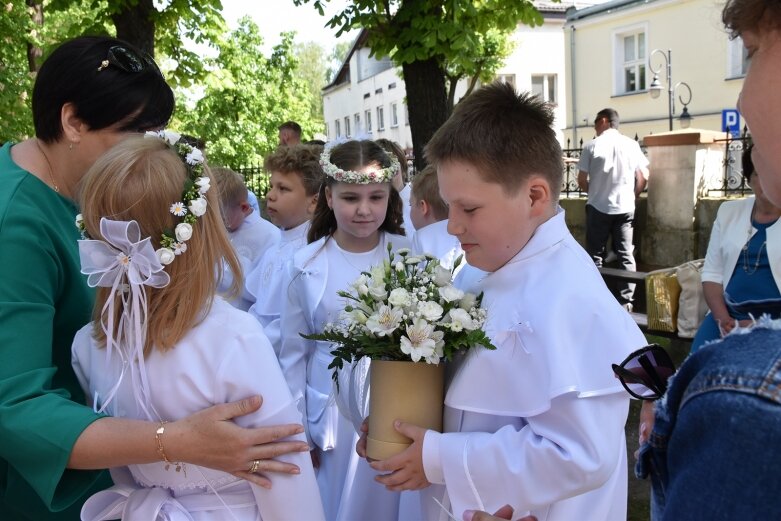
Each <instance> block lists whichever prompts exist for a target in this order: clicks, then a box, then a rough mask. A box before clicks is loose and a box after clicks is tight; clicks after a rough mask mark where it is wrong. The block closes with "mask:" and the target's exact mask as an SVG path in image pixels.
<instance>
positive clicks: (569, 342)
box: [372, 83, 646, 521]
mask: <svg viewBox="0 0 781 521" xmlns="http://www.w3.org/2000/svg"><path fill="white" fill-rule="evenodd" d="M552 123H553V116H552V113H551V111H550V109H549V108H548V107H547V106H546V105H545V104H544V103H543V102H542V101H540V100H538V99H537V98H535V97H532V96H530V95H528V94H522V95H518V94H516V93H515V91H514V89H513V88H512V87H511V86H508V85H502V84H498V83H494V84H492V85H490V86H487V87H484V88H482V89H480V90H478V91H476V92H474V93H472V94H471V95H470V96H469V97H467V98H466V99H465V100H463V101H462V102H461V103H460V104H459V105H458V106H457V107H456V109H455V110H454V112H453V114H452V116H451V117H450V119H449V120H448V121H447V122H446V123H445V124H444V125H443V126H442V127H441V128H440V129H439V130H438V131H437V133H436V134H435V135H434V137H433V138H432V140H431V141H430V142H429V144H428V146H427V149H426V153H427V158H428V159H429V161H430V162H432V163H434V164H435V165H436V166H437V173H438V180H439V188H440V193H441V194H442V198H443V199H444V200H445V201H446V202H447V203H448V205H449V214H448V215H449V223H448V231H449V232H450V233H452V234H454V235H456V236H457V237H458V238H459V240H460V242H461V246H462V248H463V249H464V252H465V254H466V260H467V262H468V263H469V264H470V266H468V267H467V268H465V269H464V270H463V271H462V273H461V275H460V277H461V278H462V279H469V278H470V277H469V273H468V272H470V271H473V270H472V268H471V267H472V266H473V267H475V268H478V269H480V270H483V271H485V272H487V273H485V274H484V275H482V276H481V277H479V278H477V281H476V285H477V286H478V288H477V289H478V290H479V291H484V299H483V305H484V306H485V307H486V309H487V311H488V319H487V322H486V325H485V327H486V331H487V332H488V334H489V336H490V338H491V340H492V342H493V343H494V345H496V346H497V350H496V351H488V350H484V349H479V350H478V349H475V350H470V351H469V352H468V354H467V355H466V356H465V357H464V358H463V359H461V360H459V361H458V362H457V363H456V366H455V368H454V376H453V378H452V380H451V381H450V383H449V385H448V390H447V395H446V399H445V418H444V433H442V434H440V433H438V432H434V431H426V430H424V429H423V428H421V427H418V426H415V425H412V424H408V423H404V422H401V421H399V422H397V424H396V428H397V430H398V431H399V432H401V433H402V434H404V435H405V436H407V437H409V438H411V439H412V440H413V443H412V445H411V446H410V447H409V448H408V449H406V450H405V451H404V452H402V453H401V454H398V455H396V456H394V457H391V458H388V459H387V460H384V461H381V462H375V463H372V466H373V467H374V468H375V469H376V470H379V471H385V472H392V474H386V475H383V476H380V477H378V478H377V479H378V481H380V482H382V483H383V484H385V485H386V486H388V487H389V488H392V489H393V490H412V489H419V488H424V487H428V486H429V485H430V484H434V485H444V487H437V486H434V487H430V488H429V489H428V492H429V493H428V494H424V496H425V495H433V496H434V497H435V498H436V499H437V500H438V501H441V502H442V503H443V504H444V505H445V506H449V507H450V508H451V509H452V511H453V512H454V513H455V514H456V515H458V516H461V514H462V513H463V512H464V511H465V510H484V511H488V512H494V511H496V510H498V509H499V508H500V507H502V506H503V505H505V504H507V503H509V504H510V506H512V507H513V508H514V510H515V513H516V515H517V516H521V515H523V514H524V512H531V513H532V514H534V515H536V516H537V517H538V518H539V519H546V520H548V521H565V520H566V521H570V520H572V519H584V518H587V519H594V520H597V519H600V520H604V519H610V520H613V519H626V504H627V460H626V441H625V438H624V424H625V422H626V417H627V412H628V408H629V399H628V396H627V395H626V393H625V391H624V390H623V388H622V386H621V384H620V382H619V381H618V380H617V379H616V378H615V377H614V376H613V373H612V370H611V363H617V362H620V361H621V360H623V359H624V358H625V357H626V356H627V355H628V354H629V353H631V352H632V351H633V350H635V349H637V348H639V347H641V346H643V345H645V344H646V340H645V337H644V336H643V334H642V333H641V332H640V330H639V329H638V327H637V325H635V323H634V321H633V320H632V319H631V317H630V316H629V315H628V314H627V313H626V312H625V311H624V310H623V309H622V308H621V306H620V305H619V304H618V302H617V301H616V300H615V299H614V298H613V296H612V295H611V294H610V292H609V291H608V289H607V288H606V287H605V284H604V282H603V281H602V277H601V276H600V274H599V272H598V270H597V268H596V267H595V266H594V263H593V262H592V260H591V258H590V257H589V256H588V255H587V254H586V252H585V251H584V250H583V248H582V247H581V246H580V245H579V244H578V243H577V242H576V241H575V239H574V238H573V237H572V235H571V234H570V233H569V231H568V230H567V227H566V224H565V222H564V211H563V210H562V209H561V208H560V207H559V206H558V197H559V190H560V187H561V183H562V171H563V167H562V164H561V157H562V154H561V149H560V146H559V144H558V142H557V140H556V135H555V132H554V131H553V129H552V127H551V125H552ZM464 289H473V288H464ZM431 505H435V502H434V501H433V500H432V499H431V498H428V499H427V500H425V502H424V505H423V508H424V509H429V508H430V507H431ZM435 508H437V507H436V506H435ZM441 516H444V513H443V512H441V511H440V512H437V513H433V512H431V511H430V510H429V515H428V516H427V518H428V519H437V518H440V517H441Z"/></svg>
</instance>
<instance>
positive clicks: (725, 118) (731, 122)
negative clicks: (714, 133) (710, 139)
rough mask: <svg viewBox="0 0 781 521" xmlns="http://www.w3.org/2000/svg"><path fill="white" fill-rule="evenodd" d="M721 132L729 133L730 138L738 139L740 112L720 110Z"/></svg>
mask: <svg viewBox="0 0 781 521" xmlns="http://www.w3.org/2000/svg"><path fill="white" fill-rule="evenodd" d="M721 131H722V132H729V133H730V134H732V137H740V112H738V111H737V110H735V109H724V110H722V111H721Z"/></svg>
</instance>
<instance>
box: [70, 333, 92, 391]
mask: <svg viewBox="0 0 781 521" xmlns="http://www.w3.org/2000/svg"><path fill="white" fill-rule="evenodd" d="M91 346H92V323H89V324H87V325H86V326H84V327H82V328H81V329H79V330H78V331H77V332H76V335H75V336H74V337H73V344H72V345H71V366H72V367H73V372H74V373H76V378H77V379H78V380H79V385H81V389H82V391H84V397H85V398H86V400H87V405H90V406H92V402H93V399H92V396H91V393H90V390H89V375H90V372H91V367H92V359H91V357H90V348H91Z"/></svg>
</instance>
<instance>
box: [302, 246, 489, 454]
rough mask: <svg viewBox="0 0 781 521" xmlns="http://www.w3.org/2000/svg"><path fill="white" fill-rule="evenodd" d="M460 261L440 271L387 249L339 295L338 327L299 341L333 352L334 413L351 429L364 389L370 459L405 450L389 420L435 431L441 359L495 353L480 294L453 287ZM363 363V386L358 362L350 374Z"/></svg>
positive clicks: (433, 263) (428, 260) (435, 264)
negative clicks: (343, 387) (343, 385)
mask: <svg viewBox="0 0 781 521" xmlns="http://www.w3.org/2000/svg"><path fill="white" fill-rule="evenodd" d="M460 263H461V258H459V259H457V260H456V262H455V265H454V267H453V269H446V268H443V267H442V266H440V264H439V260H437V259H436V258H435V257H432V256H430V255H424V256H415V255H410V251H409V249H406V248H404V249H400V250H398V251H397V252H396V253H394V252H393V250H392V246H391V245H389V246H388V258H387V259H386V260H384V261H383V262H382V263H381V264H379V265H376V266H373V267H372V268H371V269H370V270H369V271H367V272H363V273H362V274H361V276H360V277H358V279H357V280H356V281H355V282H353V283H352V284H351V287H350V291H340V292H339V295H340V296H341V297H343V298H344V299H345V300H346V305H345V308H344V311H343V312H342V314H341V316H340V319H339V321H338V322H336V323H331V324H327V325H326V326H325V328H324V330H323V332H322V333H317V334H313V335H302V336H304V337H305V338H308V339H310V340H321V341H326V342H331V343H333V345H334V346H335V348H334V349H333V351H331V354H332V355H333V357H334V358H333V360H332V361H331V364H330V365H329V366H328V368H329V369H331V370H333V374H332V376H333V379H334V382H335V384H336V389H337V391H338V392H339V396H342V395H343V394H344V396H343V400H341V401H340V399H338V398H337V403H339V404H340V408H342V404H343V403H345V402H346V404H345V408H342V412H343V413H344V414H345V416H346V417H347V418H349V419H350V420H351V421H353V423H354V425H355V426H356V428H358V427H359V425H360V422H361V421H363V419H364V418H363V416H364V414H365V403H366V391H367V387H366V385H365V384H366V383H369V389H370V391H369V394H370V396H369V410H370V415H369V434H368V439H367V455H368V457H369V458H371V459H385V458H387V457H389V456H392V455H394V454H397V453H398V452H400V451H402V450H404V449H405V448H406V447H407V446H408V445H409V444H410V442H411V440H409V439H408V438H406V437H405V436H403V435H401V434H400V433H398V432H396V431H395V429H394V428H393V421H394V420H395V419H399V418H400V419H403V420H405V421H409V422H412V423H414V424H416V425H420V426H422V427H425V428H429V429H434V430H441V429H442V407H443V403H444V370H443V365H444V364H440V362H441V361H442V360H450V359H451V358H452V357H453V356H454V355H455V354H456V353H458V352H460V351H465V350H468V349H471V348H474V347H477V346H483V347H485V348H486V349H496V347H495V346H494V345H493V344H491V341H490V340H489V339H488V336H487V335H486V334H485V331H483V329H482V327H483V324H484V323H485V319H486V311H485V310H484V309H483V308H481V307H480V305H481V302H482V298H483V296H482V294H480V295H474V294H471V293H464V292H463V291H461V290H459V289H457V288H456V287H454V286H453V272H454V271H455V269H456V268H457V267H458V265H459V264H460ZM363 358H368V359H370V360H371V364H370V368H369V372H370V377H369V378H368V380H367V379H366V373H365V372H364V371H365V367H366V364H363V365H362V367H361V368H360V369H358V371H356V369H357V368H358V366H359V364H357V363H356V362H358V361H359V360H361V359H363ZM345 364H347V365H348V366H350V365H352V368H351V371H350V375H351V376H350V377H348V378H347V381H348V382H350V387H351V388H350V389H349V390H348V391H347V392H346V393H342V392H341V391H340V390H339V381H340V373H341V372H342V370H343V369H344V368H345ZM357 416H361V417H357ZM356 422H357V423H356Z"/></svg>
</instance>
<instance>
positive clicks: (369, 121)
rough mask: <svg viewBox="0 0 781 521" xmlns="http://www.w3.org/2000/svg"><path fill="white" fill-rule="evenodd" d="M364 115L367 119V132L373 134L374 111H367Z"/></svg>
mask: <svg viewBox="0 0 781 521" xmlns="http://www.w3.org/2000/svg"><path fill="white" fill-rule="evenodd" d="M363 115H364V117H365V119H366V132H368V133H369V134H371V133H372V111H371V110H367V111H366V112H364V113H363Z"/></svg>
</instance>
